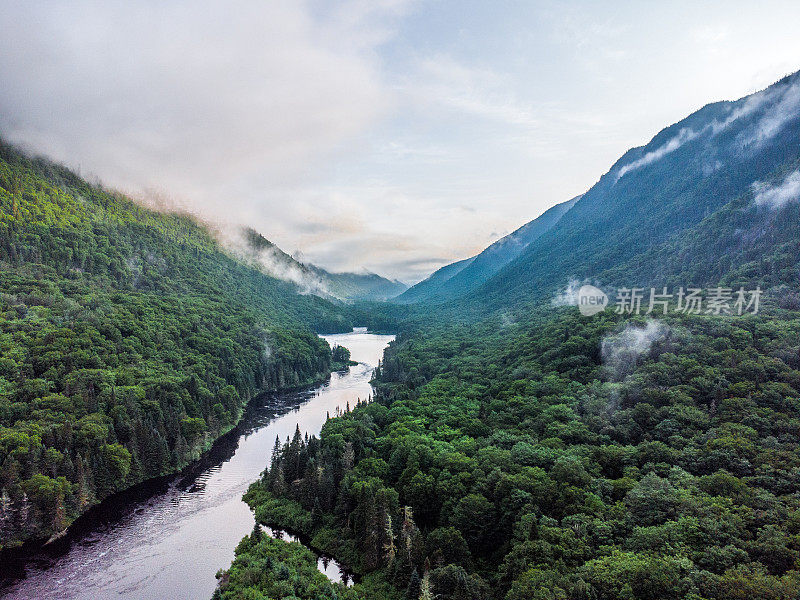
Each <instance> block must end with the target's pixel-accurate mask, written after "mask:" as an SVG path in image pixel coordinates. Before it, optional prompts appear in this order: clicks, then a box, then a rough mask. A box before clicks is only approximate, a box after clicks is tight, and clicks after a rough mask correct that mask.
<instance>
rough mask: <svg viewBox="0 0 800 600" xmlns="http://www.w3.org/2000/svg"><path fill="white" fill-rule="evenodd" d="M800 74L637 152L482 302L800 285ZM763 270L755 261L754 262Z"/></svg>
mask: <svg viewBox="0 0 800 600" xmlns="http://www.w3.org/2000/svg"><path fill="white" fill-rule="evenodd" d="M798 168H800V73H795V74H794V75H791V76H788V77H786V78H784V79H782V80H781V81H779V82H778V83H776V84H774V85H773V86H771V87H769V88H767V89H765V90H763V91H761V92H758V93H756V94H753V95H751V96H747V97H745V98H742V99H740V100H738V101H736V102H718V103H715V104H710V105H708V106H706V107H704V108H702V109H701V110H699V111H697V112H696V113H694V114H692V115H691V116H689V117H687V118H686V119H684V120H682V121H680V122H678V123H676V124H675V125H672V126H670V127H668V128H666V129H664V130H663V131H662V132H660V133H659V134H658V135H656V136H655V137H654V138H653V139H652V140H651V141H650V142H649V143H648V144H647V145H645V146H643V147H641V148H636V149H633V150H630V151H629V152H627V153H626V154H625V155H624V156H623V157H622V158H620V159H619V160H618V161H617V162H616V163H615V164H614V166H612V168H611V169H610V170H609V172H608V173H606V174H605V175H604V176H603V177H602V178H601V179H600V181H598V183H597V184H596V185H595V186H593V187H592V188H591V189H590V190H589V191H588V192H586V194H584V195H583V196H582V197H581V198H580V200H578V202H577V203H576V204H575V206H574V207H573V208H572V209H571V210H570V211H568V212H567V213H566V214H565V215H564V217H563V218H562V219H561V220H560V221H559V222H558V223H557V224H556V225H555V226H554V227H553V228H552V229H551V230H550V231H548V232H547V233H546V234H544V235H542V236H541V237H540V238H538V239H537V240H536V241H535V242H533V243H532V244H530V245H529V246H528V247H527V248H526V249H525V251H524V252H523V253H522V255H521V256H520V257H519V258H518V259H517V260H515V261H514V262H512V263H511V264H509V265H508V266H507V267H506V268H504V269H503V270H502V271H501V272H499V273H498V274H497V275H496V276H495V277H494V278H492V279H491V280H490V281H488V282H487V283H486V285H485V286H483V288H482V289H481V290H479V291H478V293H477V295H476V302H477V303H478V304H479V305H484V304H491V305H494V306H498V305H503V306H509V305H513V304H515V303H517V302H519V301H521V300H525V299H528V298H530V296H531V294H532V293H539V294H552V293H553V292H554V291H555V290H557V289H559V288H564V287H566V285H567V283H568V282H569V280H570V279H574V280H579V281H581V280H584V279H591V280H593V281H595V282H596V283H599V284H607V285H611V286H616V285H627V286H628V287H631V286H634V285H643V286H644V287H649V286H650V285H651V284H652V285H667V284H669V283H675V282H680V283H681V284H683V285H699V286H703V285H706V284H712V283H729V284H732V285H738V284H739V283H750V282H752V281H755V280H757V279H759V277H760V276H761V275H766V274H767V273H769V277H768V279H767V281H766V282H765V283H766V284H768V285H778V284H786V285H790V286H797V283H798V278H799V277H798V270H797V267H796V265H797V262H798V257H800V248H798V244H796V243H794V242H795V241H796V240H797V239H798V222H800V220H799V219H798V208H797V203H796V202H791V200H792V199H794V198H796V197H797V188H798V180H800V175H798V172H799V171H798ZM754 262H755V263H758V264H753V263H754Z"/></svg>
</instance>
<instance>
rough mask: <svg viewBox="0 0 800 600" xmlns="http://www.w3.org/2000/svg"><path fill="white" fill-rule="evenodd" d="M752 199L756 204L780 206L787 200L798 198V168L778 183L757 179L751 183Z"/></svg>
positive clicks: (799, 184)
mask: <svg viewBox="0 0 800 600" xmlns="http://www.w3.org/2000/svg"><path fill="white" fill-rule="evenodd" d="M753 194H755V197H754V199H753V201H754V202H755V204H756V205H757V206H767V207H769V208H782V207H783V206H785V205H786V204H788V203H789V202H793V201H795V202H796V201H798V200H800V170H797V171H793V172H792V173H790V174H789V175H787V176H786V178H784V180H783V181H782V182H781V183H779V184H778V185H775V186H771V185H769V184H766V183H763V182H760V181H757V182H755V183H754V184H753Z"/></svg>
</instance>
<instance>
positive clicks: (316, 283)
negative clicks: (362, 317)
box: [243, 229, 408, 301]
mask: <svg viewBox="0 0 800 600" xmlns="http://www.w3.org/2000/svg"><path fill="white" fill-rule="evenodd" d="M243 234H244V237H245V242H246V243H245V252H244V256H245V258H246V259H248V260H249V261H250V262H251V263H252V264H256V265H259V266H260V267H261V268H262V269H263V270H264V271H265V272H267V273H268V274H271V275H274V276H275V277H279V278H281V279H284V280H286V281H291V282H293V283H294V284H296V285H297V286H298V287H300V288H301V289H302V290H303V292H304V293H308V294H314V295H316V296H320V297H322V298H328V299H332V300H343V301H362V300H363V301H367V300H373V301H383V300H386V299H388V298H392V297H393V296H397V295H398V294H400V293H402V292H403V291H405V290H406V288H407V287H408V286H407V285H406V284H404V283H402V282H401V281H392V280H390V279H386V278H385V277H381V276H380V275H377V274H375V273H331V272H330V271H327V270H325V269H323V268H321V267H318V266H316V265H312V264H305V263H301V262H300V261H298V260H295V259H294V258H293V257H291V256H289V255H288V254H287V253H286V252H284V251H283V250H281V249H280V248H278V246H276V245H275V244H273V243H272V242H270V241H269V240H268V239H266V238H265V237H264V236H262V235H261V234H260V233H258V232H257V231H255V230H253V229H245V230H244V231H243Z"/></svg>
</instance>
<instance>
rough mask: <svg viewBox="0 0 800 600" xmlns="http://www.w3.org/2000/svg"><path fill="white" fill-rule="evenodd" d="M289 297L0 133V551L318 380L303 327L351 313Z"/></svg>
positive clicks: (159, 218) (189, 229)
mask: <svg viewBox="0 0 800 600" xmlns="http://www.w3.org/2000/svg"><path fill="white" fill-rule="evenodd" d="M297 292H298V290H297V288H296V287H295V286H293V285H291V284H288V283H286V282H283V281H280V280H277V279H274V278H272V277H269V276H267V275H265V274H264V273H262V272H260V271H258V270H256V269H254V268H253V267H251V266H248V265H246V264H244V263H242V262H240V261H238V260H237V259H236V258H235V257H233V256H232V255H230V254H229V253H228V252H227V251H226V250H225V249H224V248H222V247H221V246H220V245H219V243H218V242H217V241H216V240H215V239H214V238H213V236H212V235H211V234H210V233H209V231H208V230H207V229H206V228H205V227H203V226H202V225H200V224H198V223H197V222H196V221H194V220H193V219H192V218H191V217H188V216H184V215H176V214H165V213H157V212H154V211H151V210H148V209H146V208H143V207H142V206H140V205H138V204H136V203H135V202H133V201H131V200H129V199H128V198H126V197H125V196H123V195H121V194H118V193H116V192H112V191H108V190H105V189H103V188H101V187H99V186H97V185H91V184H89V183H87V182H86V181H84V180H83V179H81V178H80V177H78V176H77V175H75V174H74V173H72V172H70V171H68V170H67V169H64V168H62V167H60V166H58V165H54V164H52V163H50V162H48V161H45V160H42V159H31V158H28V157H27V156H25V155H24V154H22V153H20V152H18V151H17V150H16V149H14V148H13V147H11V146H9V145H7V144H5V143H2V142H0V548H3V549H8V548H13V547H16V546H19V545H21V544H23V543H24V542H26V541H34V540H36V541H39V542H41V541H46V540H48V539H51V538H52V537H53V536H55V535H58V534H60V533H61V532H63V531H64V530H66V529H67V527H68V526H69V525H70V524H71V523H72V522H74V521H75V519H76V518H77V517H78V516H79V515H81V514H83V513H84V512H85V511H86V510H87V509H88V508H89V507H91V506H94V505H96V504H97V503H98V502H100V501H102V500H103V499H104V498H106V497H108V496H110V495H112V494H114V493H115V492H119V491H121V490H124V489H127V488H129V487H130V486H132V485H135V484H138V483H141V482H143V481H146V480H149V479H152V478H157V477H161V476H163V475H167V474H170V473H175V472H178V471H180V470H181V469H182V468H183V467H185V466H186V465H187V464H189V463H190V462H192V461H194V460H196V459H197V458H199V457H200V456H201V455H202V454H203V453H204V452H206V451H207V450H208V449H209V448H210V447H211V445H212V443H213V441H214V440H216V439H217V438H218V437H219V436H221V435H223V434H225V433H227V432H229V431H230V430H231V429H233V428H234V427H235V426H236V424H237V423H238V422H239V420H240V419H241V416H242V414H243V412H244V409H245V406H246V405H247V403H248V402H249V401H250V400H251V398H253V397H254V396H255V395H257V394H258V393H259V390H285V389H291V388H298V387H306V386H308V385H311V384H313V383H315V382H317V381H319V380H320V378H323V379H324V378H325V377H327V376H328V375H329V374H330V372H331V367H332V365H333V362H334V360H333V357H332V354H331V349H330V348H329V346H328V344H327V342H325V341H324V340H322V339H321V338H319V337H317V335H316V334H315V333H314V331H325V332H334V331H342V332H344V331H351V330H352V328H353V318H354V317H353V315H354V314H357V311H356V310H355V309H354V308H352V307H349V306H345V305H343V304H339V303H332V302H329V301H327V300H323V299H321V298H318V297H315V296H303V295H300V294H298V293H297ZM367 322H369V321H367ZM384 326H385V324H384ZM340 359H341V357H339V360H340ZM347 359H348V360H349V357H347ZM337 365H338V362H337ZM337 365H333V366H337Z"/></svg>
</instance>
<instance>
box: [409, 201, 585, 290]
mask: <svg viewBox="0 0 800 600" xmlns="http://www.w3.org/2000/svg"><path fill="white" fill-rule="evenodd" d="M578 198H580V196H578V197H577V198H573V199H572V200H568V201H567V202H562V203H561V204H557V205H556V206H553V207H552V208H550V209H548V210H547V211H545V212H544V213H542V214H541V215H540V216H539V217H537V218H536V219H534V220H533V221H531V222H529V223H526V224H525V225H523V226H522V227H520V228H519V229H517V230H516V231H514V232H512V233H510V234H508V235H507V236H505V237H503V238H501V239H499V240H498V241H496V242H495V243H493V244H492V245H491V246H489V247H488V248H486V249H485V250H484V251H483V252H481V253H480V254H478V255H477V256H474V257H473V258H471V259H468V261H469V262H468V263H467V262H466V261H460V262H457V263H453V264H452V265H448V266H447V267H443V268H442V269H440V270H439V271H437V272H436V273H434V275H435V276H436V277H434V275H432V276H431V277H429V278H428V279H426V280H424V281H423V282H421V283H419V284H417V285H416V286H414V287H412V288H411V289H410V290H408V291H407V292H406V293H405V294H402V295H401V296H399V297H398V298H396V299H395V301H396V302H419V301H431V302H443V301H446V300H451V299H453V298H458V297H460V296H463V295H465V294H467V293H469V292H471V291H472V290H474V289H476V288H478V287H480V286H481V285H482V284H483V283H485V282H486V281H487V280H489V279H490V278H491V277H492V276H493V275H494V274H495V273H497V272H498V271H499V270H500V269H502V268H503V267H504V266H505V265H507V264H508V263H510V262H511V261H513V260H514V259H515V258H517V257H518V256H519V255H520V254H521V253H522V252H523V251H524V250H525V248H527V247H528V245H529V244H531V243H532V242H534V241H535V240H537V239H538V238H539V237H540V236H542V235H543V234H544V233H545V232H547V231H548V230H550V229H551V228H552V227H553V226H554V225H555V224H556V223H557V222H558V221H559V219H561V217H562V216H564V214H565V213H566V212H567V211H568V210H569V209H570V208H572V206H573V205H574V204H575V202H577V200H578ZM458 267H460V268H458ZM447 275H449V276H447ZM415 288H416V289H415Z"/></svg>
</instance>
